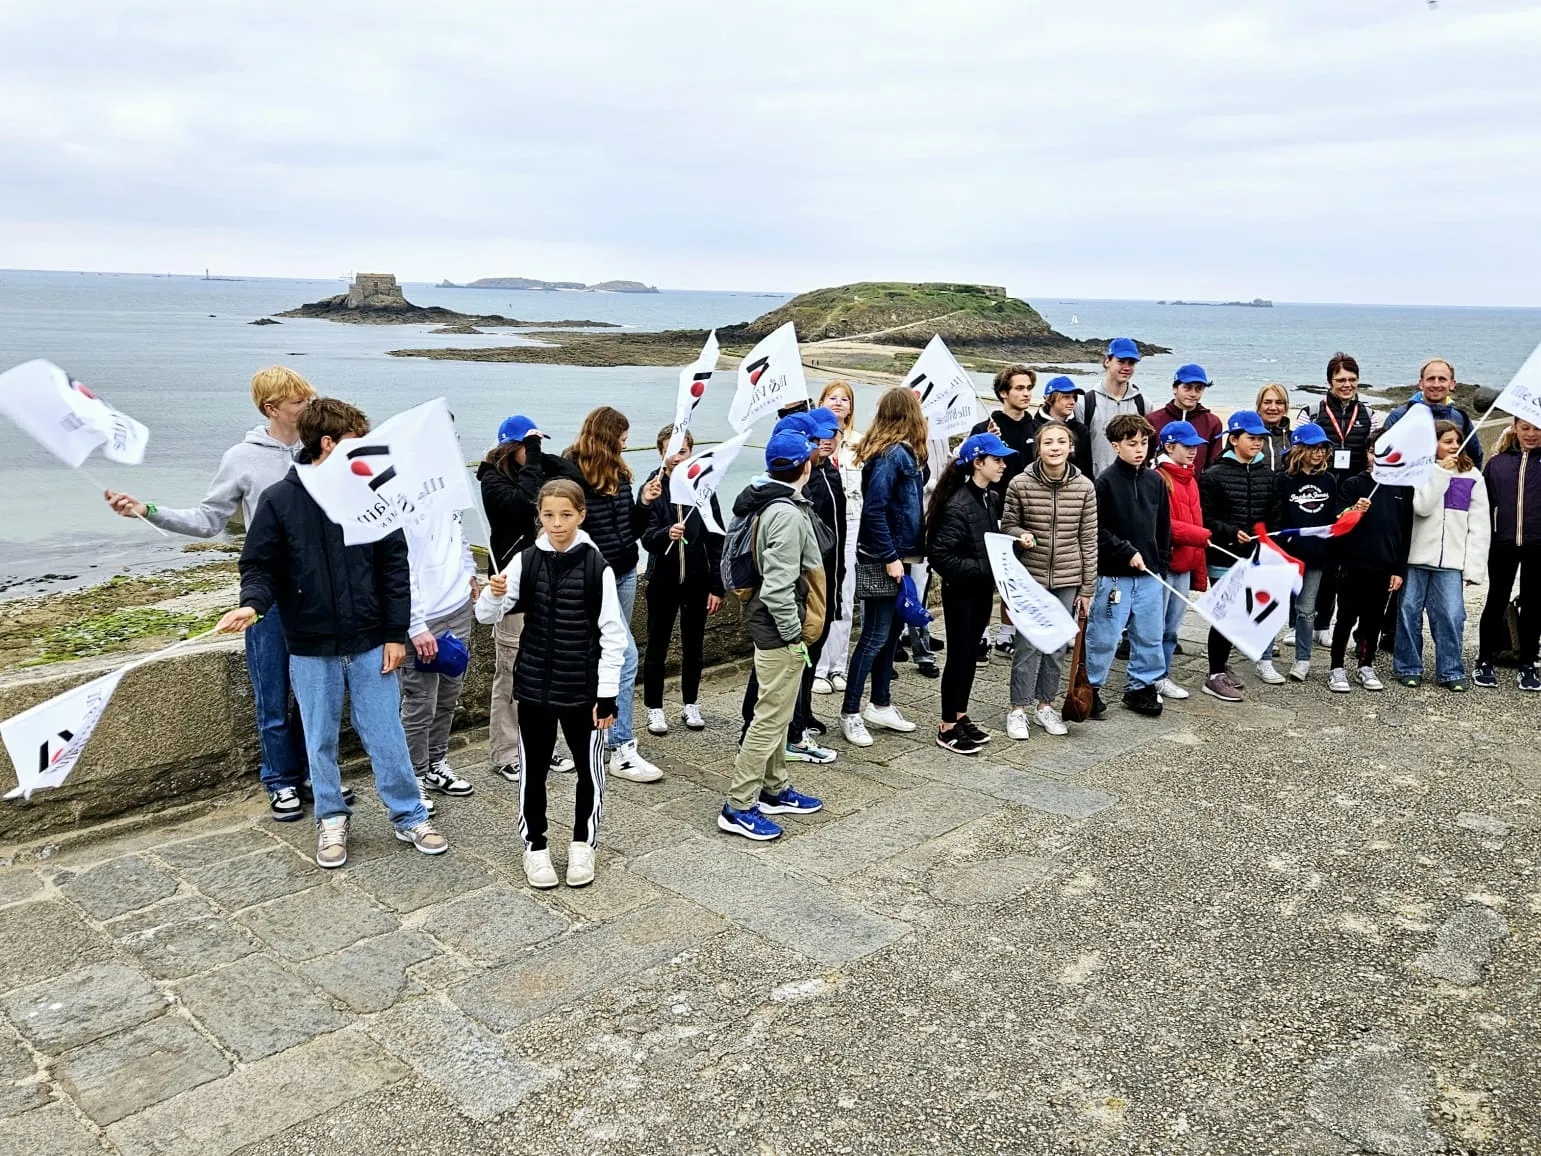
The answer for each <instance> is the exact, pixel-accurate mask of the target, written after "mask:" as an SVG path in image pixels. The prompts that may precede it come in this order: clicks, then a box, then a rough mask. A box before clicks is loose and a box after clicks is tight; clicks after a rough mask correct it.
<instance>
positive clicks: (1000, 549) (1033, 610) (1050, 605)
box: [985, 534, 1076, 654]
mask: <svg viewBox="0 0 1541 1156" xmlns="http://www.w3.org/2000/svg"><path fill="white" fill-rule="evenodd" d="M1016 543H1017V540H1016V539H1015V538H1013V537H1012V536H1011V535H1010V534H986V535H985V549H986V550H987V551H988V552H989V554H990V570H991V571H992V572H993V573H994V575H995V588H996V589H997V590H999V591H1000V592H1001V605H1003V606H1004V607H1005V608H1006V616H1007V617H1008V618H1010V619H1011V622H1012V625H1013V626H1015V627H1016V628H1017V630H1018V631H1019V632H1020V633H1021V635H1022V637H1023V638H1025V639H1027V640H1028V642H1030V643H1031V644H1032V645H1033V648H1034V649H1036V650H1041V651H1043V653H1045V654H1053V653H1054V652H1055V651H1057V650H1060V649H1062V648H1063V647H1064V646H1066V645H1067V644H1068V643H1069V642H1070V641H1071V640H1072V639H1074V638H1075V635H1076V623H1075V619H1074V618H1072V617H1070V611H1068V610H1066V609H1065V607H1064V606H1063V604H1061V602H1060V600H1059V599H1058V598H1056V597H1054V595H1052V594H1050V593H1049V592H1048V591H1047V590H1045V589H1044V588H1043V587H1042V586H1041V585H1040V584H1039V582H1038V580H1037V579H1036V578H1034V577H1033V576H1032V575H1031V574H1029V573H1028V572H1027V567H1026V566H1024V565H1022V563H1021V562H1019V561H1017V552H1016Z"/></svg>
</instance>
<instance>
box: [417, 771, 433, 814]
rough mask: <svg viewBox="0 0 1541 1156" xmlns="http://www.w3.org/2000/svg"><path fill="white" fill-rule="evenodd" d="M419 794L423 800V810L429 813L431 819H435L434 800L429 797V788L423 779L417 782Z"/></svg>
mask: <svg viewBox="0 0 1541 1156" xmlns="http://www.w3.org/2000/svg"><path fill="white" fill-rule="evenodd" d="M417 794H418V798H420V799H422V800H423V810H425V811H427V812H428V817H429V818H430V819H431V818H433V800H432V799H430V798H429V797H428V787H427V785H426V784H424V782H423V780H422V779H421V778H419V779H418V780H417Z"/></svg>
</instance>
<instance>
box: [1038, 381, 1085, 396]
mask: <svg viewBox="0 0 1541 1156" xmlns="http://www.w3.org/2000/svg"><path fill="white" fill-rule="evenodd" d="M1081 392H1083V391H1082V389H1081V387H1080V386H1079V385H1077V384H1076V383H1075V382H1073V381H1071V380H1070V379H1069V378H1068V377H1056V378H1055V379H1054V380H1053V381H1051V382H1049V384H1048V385H1046V386H1044V387H1043V396H1044V397H1048V396H1049V394H1051V393H1081Z"/></svg>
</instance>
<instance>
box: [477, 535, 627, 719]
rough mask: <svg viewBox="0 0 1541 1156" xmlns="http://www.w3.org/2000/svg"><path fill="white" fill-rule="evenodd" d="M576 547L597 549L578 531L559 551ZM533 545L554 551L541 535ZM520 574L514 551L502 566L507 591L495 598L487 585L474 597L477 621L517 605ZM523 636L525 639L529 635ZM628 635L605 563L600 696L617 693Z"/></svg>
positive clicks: (490, 620) (518, 557)
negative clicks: (506, 563)
mask: <svg viewBox="0 0 1541 1156" xmlns="http://www.w3.org/2000/svg"><path fill="white" fill-rule="evenodd" d="M580 546H587V547H588V548H589V549H590V550H598V549H599V547H598V546H596V545H594V542H593V540H592V539H591V538H590V537H589V536H588V535H587V534H585V533H584V532H583V531H582V530H579V531H578V536H577V537H576V538H574V539H573V544H572V545H571V546H569V547H568V548H567V550H565V551H563V552H564V553H571V552H572V551H573V550H576V549H578V548H579V547H580ZM535 548H536V549H537V550H545V551H546V552H547V553H548V554H554V553H556V550H555V548H554V547H553V546H552V545H551V543H550V541H549V540H547V538H546V535H545V534H542V535H541V536H540V537H538V538H536V539H535ZM523 574H524V553H523V551H521V552H519V553H517V554H515V555H514V557H513V560H512V561H510V562H509V564H508V565H507V566H506V567H504V569H503V576H504V577H505V578H507V579H508V593H507V594H505V595H503V597H502V598H495V597H494V596H493V593H492V587H491V586H488V587H486V588H485V589H484V590H483V591H482V595H481V597H480V598H478V599H477V600H476V620H477V621H478V622H481V623H483V624H485V625H488V626H490V625H492V624H493V623H494V622H497V621H498V620H499V619H501V618H502V617H503V615H505V614H508V613H510V612H511V611H512V610H513V609H514V608H515V607H516V606H517V605H518V602H519V579H520V578H521V577H522V576H523ZM525 637H526V639H527V638H528V637H529V636H528V635H526V636H525ZM630 637H631V630H630V628H629V627H628V625H627V623H626V619H625V618H623V617H622V616H621V598H620V595H619V594H617V593H616V590H615V572H614V571H613V570H611V569H610V567H609V566H606V567H605V568H604V569H603V570H602V571H601V572H600V598H599V689H598V691H597V694H598V696H599V697H600V698H614V697H616V695H618V694H620V692H621V667H622V665H623V664H624V663H625V661H626V643H627V640H628V639H630ZM521 645H524V643H522V644H521Z"/></svg>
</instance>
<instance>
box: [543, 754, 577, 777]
mask: <svg viewBox="0 0 1541 1156" xmlns="http://www.w3.org/2000/svg"><path fill="white" fill-rule="evenodd" d="M577 769H578V764H577V763H575V762H573V757H572V756H571V755H570V754H568V753H567V752H566V751H552V752H551V766H550V768H549V771H548V773H550V774H553V775H562V774H566V773H567V772H568V771H576V770H577Z"/></svg>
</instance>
